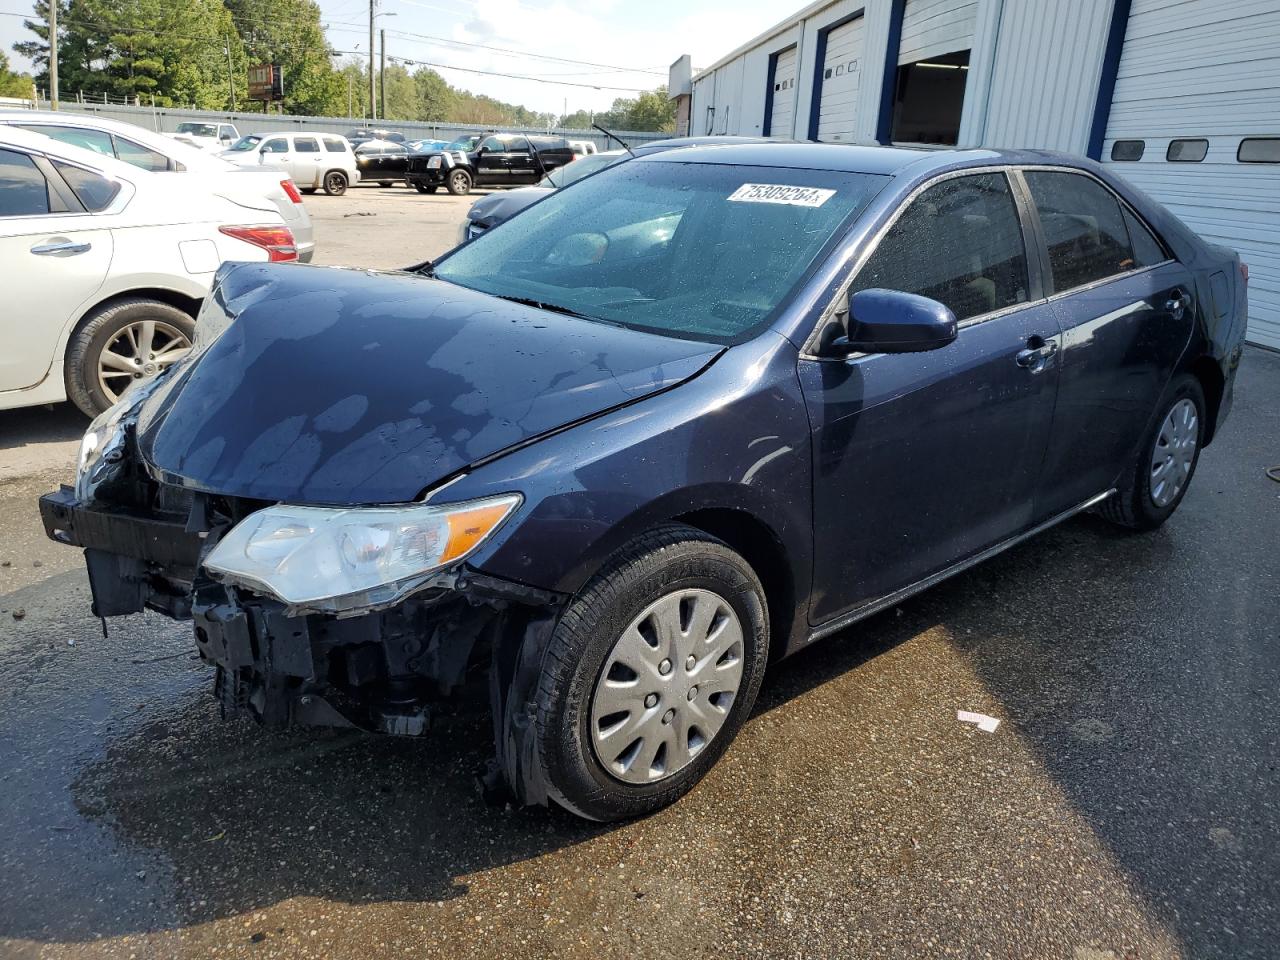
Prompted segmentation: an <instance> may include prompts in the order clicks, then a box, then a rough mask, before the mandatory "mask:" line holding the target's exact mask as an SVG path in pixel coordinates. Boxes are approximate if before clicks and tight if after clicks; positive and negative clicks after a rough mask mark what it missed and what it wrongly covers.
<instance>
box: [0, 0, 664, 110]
mask: <svg viewBox="0 0 1280 960" xmlns="http://www.w3.org/2000/svg"><path fill="white" fill-rule="evenodd" d="M50 2H51V0H36V2H35V4H34V11H33V16H32V18H31V19H29V20H26V21H24V26H25V27H26V29H27V30H28V31H30V32H31V34H32V35H33V37H32V39H29V40H24V41H22V42H20V43H16V44H14V46H13V49H14V51H15V52H16V53H19V54H21V55H22V56H24V57H26V58H27V59H29V60H30V61H31V62H32V63H33V64H35V72H34V76H27V75H25V74H17V73H14V72H13V71H12V70H10V68H9V64H8V58H7V57H6V56H5V55H4V54H3V53H0V96H21V97H27V96H30V94H31V86H32V84H33V83H34V84H35V85H36V86H37V87H39V88H40V89H44V90H47V89H48V87H49V70H48V62H49V28H48V17H49V4H50ZM54 2H57V4H58V82H59V88H60V93H61V96H62V98H63V99H69V98H73V97H75V96H77V95H78V93H79V92H81V91H83V92H84V93H85V95H86V97H91V98H96V97H101V96H102V95H103V94H104V93H105V94H106V95H108V96H109V97H110V98H112V99H115V100H119V99H122V98H123V99H128V100H133V99H139V100H141V102H142V103H144V104H150V103H152V101H153V100H154V102H155V104H156V106H160V107H189V106H194V107H197V108H199V109H204V110H228V109H231V107H232V106H233V105H234V106H235V107H236V108H237V109H240V110H244V111H248V110H252V109H255V108H256V107H255V105H251V104H249V102H248V96H249V90H248V67H249V65H250V64H255V63H277V64H280V65H281V67H283V70H284V93H285V96H284V101H283V103H282V104H281V109H282V110H283V111H284V112H285V113H292V114H301V115H308V116H351V117H355V118H360V117H364V116H366V115H367V113H368V102H367V101H368V93H369V87H368V85H369V74H368V60H367V57H363V56H349V57H348V58H347V59H346V60H343V61H341V62H338V61H337V58H338V53H337V51H335V50H333V49H332V48H331V47H330V45H329V43H328V40H327V38H326V37H325V34H324V28H323V26H322V20H321V14H320V7H319V5H318V4H316V3H315V2H314V0H54ZM410 66H413V63H412V61H405V62H402V63H395V62H390V63H388V65H387V67H386V70H385V74H379V75H378V76H377V78H376V79H377V81H378V83H377V84H376V85H377V86H378V87H379V89H380V90H383V91H385V93H383V94H381V96H382V97H384V98H385V102H380V103H379V109H378V115H379V117H380V118H382V119H386V120H388V121H395V120H423V121H428V122H441V123H448V122H452V123H474V124H492V125H512V126H546V127H553V126H566V127H587V126H589V125H590V123H591V120H592V119H594V120H595V122H597V123H600V124H602V125H605V126H612V127H617V128H618V129H625V130H670V129H672V128H673V125H674V109H673V107H672V105H671V103H670V101H668V100H667V97H666V91H665V89H662V88H659V89H658V90H655V91H652V92H649V93H642V94H640V95H639V96H638V97H637V98H636V99H634V100H628V99H618V100H615V101H614V103H613V107H612V108H611V109H610V110H609V111H606V112H604V113H601V114H597V115H595V116H594V118H593V117H592V116H591V115H590V114H587V113H585V112H583V111H578V112H577V113H574V114H570V115H569V116H567V117H558V116H557V115H555V114H552V113H539V112H536V111H532V110H529V109H528V108H526V107H523V106H520V105H518V104H512V103H505V102H503V101H501V100H497V99H495V98H493V97H488V96H484V95H481V94H475V93H471V92H470V91H467V90H462V89H459V88H456V87H454V86H452V85H450V84H449V83H448V82H447V81H446V80H445V79H444V78H443V77H442V76H441V75H440V74H439V73H437V72H436V71H435V70H432V69H430V68H429V67H425V66H418V67H417V69H414V70H413V71H412V72H411V71H410Z"/></svg>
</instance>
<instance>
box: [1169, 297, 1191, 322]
mask: <svg viewBox="0 0 1280 960" xmlns="http://www.w3.org/2000/svg"><path fill="white" fill-rule="evenodd" d="M1188 299H1189V298H1188V297H1187V295H1186V294H1185V293H1183V292H1182V291H1181V290H1174V291H1173V293H1171V294H1170V295H1169V299H1168V300H1166V301H1165V304H1164V308H1165V309H1166V310H1167V311H1169V314H1170V315H1171V316H1172V317H1173V319H1175V320H1181V319H1182V315H1183V313H1185V312H1186V309H1187V301H1188Z"/></svg>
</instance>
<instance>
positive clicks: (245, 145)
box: [227, 134, 262, 153]
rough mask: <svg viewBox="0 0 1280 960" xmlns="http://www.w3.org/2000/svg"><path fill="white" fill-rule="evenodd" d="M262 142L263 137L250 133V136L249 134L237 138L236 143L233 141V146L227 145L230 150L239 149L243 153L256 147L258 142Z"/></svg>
mask: <svg viewBox="0 0 1280 960" xmlns="http://www.w3.org/2000/svg"><path fill="white" fill-rule="evenodd" d="M261 142H262V138H261V137H259V136H256V135H253V134H250V135H249V136H247V137H241V138H240V139H239V140H237V141H236V142H235V143H233V144H232V145H231V146H229V147H227V149H228V150H238V151H240V152H241V153H243V152H244V151H245V150H252V149H253V148H254V147H256V146H257V145H258V144H260V143H261Z"/></svg>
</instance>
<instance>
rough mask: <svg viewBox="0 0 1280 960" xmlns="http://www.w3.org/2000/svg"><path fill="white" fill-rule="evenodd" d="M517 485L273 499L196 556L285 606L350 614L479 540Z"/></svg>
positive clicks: (504, 511) (410, 584)
mask: <svg viewBox="0 0 1280 960" xmlns="http://www.w3.org/2000/svg"><path fill="white" fill-rule="evenodd" d="M522 499H523V498H522V497H521V496H520V495H519V494H507V495H504V496H500V497H489V498H486V499H483V500H471V501H467V502H464V503H450V504H441V505H438V506H437V505H434V504H426V503H415V504H409V505H406V506H396V507H300V506H289V505H288V504H278V505H276V506H273V507H267V508H266V509H263V510H259V511H258V512H256V513H253V514H250V515H249V516H248V517H246V518H245V519H244V520H242V521H241V522H240V523H239V524H237V525H236V526H235V527H233V528H232V529H231V531H230V532H229V533H227V534H226V536H224V537H223V538H222V539H221V540H220V541H219V542H218V544H217V546H216V547H214V548H213V550H212V551H211V552H210V553H209V555H208V556H207V557H206V558H205V560H204V567H205V569H206V570H208V571H209V572H210V574H211V575H213V576H214V577H215V578H216V579H219V580H223V581H224V582H227V583H232V584H236V585H239V586H243V587H247V588H249V589H251V590H255V591H258V592H262V593H266V594H269V595H270V596H272V597H275V598H276V599H277V600H279V601H281V602H282V603H284V604H286V605H288V606H289V607H295V608H297V607H301V608H307V609H313V610H321V611H325V612H328V613H353V612H358V611H362V610H368V609H372V608H375V607H381V606H385V605H387V604H391V603H395V602H397V601H398V600H400V599H401V598H402V597H404V596H405V595H407V594H409V593H411V592H412V591H413V590H415V589H417V588H418V587H420V586H422V585H423V584H424V583H426V581H427V580H428V579H430V577H431V576H432V575H433V574H435V573H437V572H438V571H440V570H442V569H443V568H445V567H448V566H451V565H453V564H456V563H458V562H459V561H461V560H463V559H464V558H465V557H467V556H468V555H469V554H470V553H471V552H472V551H474V550H475V549H476V547H478V546H480V544H481V543H482V542H484V540H486V539H487V538H488V537H489V536H490V535H491V534H492V533H493V532H494V531H495V530H497V529H498V528H499V527H500V526H501V525H502V523H503V521H505V520H506V519H507V517H509V516H510V515H511V513H512V511H514V510H515V509H516V507H518V506H519V505H520V502H521V500H522Z"/></svg>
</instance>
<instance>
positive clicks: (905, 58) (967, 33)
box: [898, 0, 978, 64]
mask: <svg viewBox="0 0 1280 960" xmlns="http://www.w3.org/2000/svg"><path fill="white" fill-rule="evenodd" d="M977 20H978V0H907V5H906V8H905V9H904V11H903V16H902V39H901V40H900V42H899V44H898V63H900V64H903V63H916V62H917V61H919V60H928V59H929V58H930V57H938V56H941V55H942V54H944V53H955V52H956V51H957V50H968V49H970V48H971V47H972V46H973V32H974V30H975V29H976V25H977Z"/></svg>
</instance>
